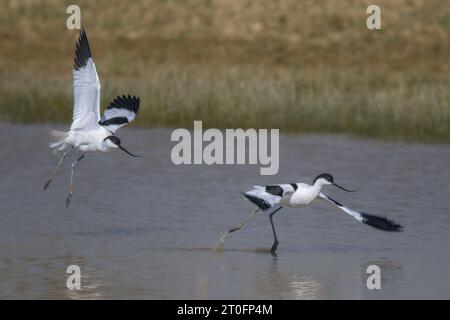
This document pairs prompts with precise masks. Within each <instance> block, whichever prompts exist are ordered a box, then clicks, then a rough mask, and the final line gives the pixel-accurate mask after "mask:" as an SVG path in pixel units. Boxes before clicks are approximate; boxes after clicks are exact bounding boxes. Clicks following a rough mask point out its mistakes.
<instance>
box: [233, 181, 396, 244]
mask: <svg viewBox="0 0 450 320" xmlns="http://www.w3.org/2000/svg"><path fill="white" fill-rule="evenodd" d="M326 185H334V186H336V187H338V188H340V189H342V190H344V191H347V192H353V191H352V190H348V189H345V188H344V187H341V186H340V185H338V184H337V183H336V182H334V178H333V176H332V175H331V174H328V173H323V174H320V175H318V176H317V177H316V178H315V179H314V182H313V183H312V184H311V185H310V184H306V183H290V184H277V185H269V186H265V187H262V186H255V187H253V189H251V190H249V191H247V192H245V193H244V196H245V197H246V198H247V199H248V200H250V201H251V202H252V203H254V204H255V205H256V206H258V209H257V210H256V211H255V212H253V213H252V214H251V215H250V216H249V218H250V217H251V216H253V215H254V214H256V213H257V212H258V211H260V210H262V211H263V212H267V213H268V214H269V219H270V224H271V226H272V231H273V237H274V242H273V245H272V248H271V252H272V253H275V251H276V250H277V247H278V238H277V234H276V232H275V227H274V225H273V215H274V214H275V213H277V212H278V211H280V210H281V209H282V208H283V206H286V207H293V208H298V207H302V206H307V205H309V204H311V203H312V202H313V201H314V200H315V199H317V198H319V199H323V200H326V201H328V202H330V203H332V204H334V205H336V206H337V207H338V208H339V209H341V210H342V211H344V212H345V213H347V214H349V215H351V216H352V217H353V218H355V219H356V220H358V221H359V222H362V223H364V224H367V225H369V226H371V227H374V228H376V229H380V230H385V231H402V229H403V227H402V226H401V225H399V224H398V223H396V222H394V221H392V220H389V219H386V218H383V217H379V216H375V215H372V214H368V213H364V212H358V211H354V210H351V209H349V208H347V207H344V206H343V205H342V204H340V203H339V202H338V201H336V200H334V199H332V198H331V197H329V196H327V195H326V194H325V193H323V192H321V190H322V187H324V186H326ZM249 218H248V219H249ZM248 219H247V220H246V221H245V222H247V221H248ZM245 222H244V223H245ZM244 223H241V224H240V225H237V226H236V227H234V228H232V229H230V230H229V231H228V232H229V233H231V232H234V231H238V230H239V229H241V228H242V226H243V225H244Z"/></svg>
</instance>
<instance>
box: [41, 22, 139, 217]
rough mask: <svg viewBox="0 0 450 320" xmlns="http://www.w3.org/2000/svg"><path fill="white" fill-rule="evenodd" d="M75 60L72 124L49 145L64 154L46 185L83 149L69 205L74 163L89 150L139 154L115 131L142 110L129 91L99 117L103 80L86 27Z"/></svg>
mask: <svg viewBox="0 0 450 320" xmlns="http://www.w3.org/2000/svg"><path fill="white" fill-rule="evenodd" d="M74 61H75V63H74V69H73V94H74V108H73V120H72V125H71V127H70V130H69V131H68V132H61V131H56V130H54V131H52V136H53V137H54V138H55V139H57V141H56V142H54V143H51V144H50V148H51V149H53V150H54V151H55V152H58V151H61V152H63V154H62V157H61V159H60V160H59V163H58V165H57V166H56V168H55V170H53V172H52V174H51V175H50V178H49V180H48V181H47V183H46V184H45V185H44V190H47V188H48V186H49V185H50V183H51V182H52V180H53V178H54V176H55V174H56V172H57V171H58V169H59V167H60V166H61V164H62V162H63V161H64V159H65V158H66V157H67V155H68V154H69V153H70V152H71V151H72V150H74V149H75V150H78V151H81V152H82V154H81V156H80V157H79V158H78V159H77V160H75V161H74V162H73V163H72V167H71V172H70V185H69V195H68V196H67V199H66V208H67V207H68V206H69V204H70V201H71V199H72V193H73V172H74V169H75V166H76V165H77V164H78V163H79V162H80V161H81V159H83V158H84V156H85V155H86V153H88V152H95V151H101V152H107V151H109V150H111V149H117V148H118V149H120V150H122V151H124V152H126V153H128V154H129V155H131V156H133V157H138V156H136V155H134V154H132V153H130V152H128V151H127V150H126V149H125V148H124V147H123V146H122V145H121V142H120V139H119V138H118V137H116V136H115V135H114V133H115V132H116V130H117V129H119V128H120V127H122V126H124V125H126V124H127V123H130V122H131V121H133V120H134V118H135V117H136V114H137V113H138V110H139V98H138V97H135V96H130V95H127V96H125V95H123V96H119V97H117V98H115V99H114V100H113V102H111V103H110V105H109V106H108V107H107V108H106V110H105V112H104V114H103V116H102V117H101V118H100V81H99V79H98V75H97V71H96V69H95V64H94V60H93V59H92V55H91V50H90V48H89V42H88V38H87V35H86V32H85V31H84V29H83V28H82V29H81V30H80V36H79V38H78V42H77V44H76V49H75V58H74Z"/></svg>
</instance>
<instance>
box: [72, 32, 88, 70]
mask: <svg viewBox="0 0 450 320" xmlns="http://www.w3.org/2000/svg"><path fill="white" fill-rule="evenodd" d="M89 58H92V54H91V49H90V47H89V41H88V38H87V34H86V31H85V30H84V27H81V29H80V35H79V37H78V41H77V44H76V46H75V57H74V65H73V67H74V69H75V70H78V69H80V68H83V67H85V66H86V64H87V61H88V60H89Z"/></svg>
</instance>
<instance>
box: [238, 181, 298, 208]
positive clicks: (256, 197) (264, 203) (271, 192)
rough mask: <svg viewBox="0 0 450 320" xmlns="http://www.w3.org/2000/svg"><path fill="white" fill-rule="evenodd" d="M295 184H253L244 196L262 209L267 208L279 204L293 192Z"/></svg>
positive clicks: (295, 187)
mask: <svg viewBox="0 0 450 320" xmlns="http://www.w3.org/2000/svg"><path fill="white" fill-rule="evenodd" d="M296 189H297V185H296V184H294V183H293V184H276V185H270V186H265V187H261V186H254V187H253V189H251V190H249V191H247V192H245V193H244V196H245V197H246V198H247V199H248V200H250V201H251V202H252V203H254V204H255V205H257V206H258V207H259V208H260V209H262V210H264V211H265V210H268V209H270V208H273V207H275V206H277V205H279V204H280V201H281V199H283V197H284V196H286V195H287V194H290V193H293V192H295V190H296Z"/></svg>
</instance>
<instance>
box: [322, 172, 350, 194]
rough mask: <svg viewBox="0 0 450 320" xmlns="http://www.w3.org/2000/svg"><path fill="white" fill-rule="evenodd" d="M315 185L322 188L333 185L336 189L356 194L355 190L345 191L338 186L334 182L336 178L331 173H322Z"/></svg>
mask: <svg viewBox="0 0 450 320" xmlns="http://www.w3.org/2000/svg"><path fill="white" fill-rule="evenodd" d="M313 184H318V185H320V186H325V185H333V186H335V187H338V188H339V189H342V190H344V191H347V192H354V190H348V189H345V188H344V187H341V186H340V185H338V184H337V183H336V182H334V178H333V176H332V175H331V174H329V173H322V174H319V175H318V176H317V177H316V178H315V179H314V183H313Z"/></svg>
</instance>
